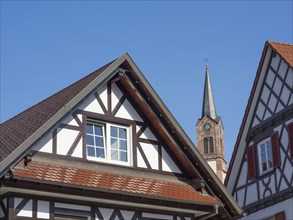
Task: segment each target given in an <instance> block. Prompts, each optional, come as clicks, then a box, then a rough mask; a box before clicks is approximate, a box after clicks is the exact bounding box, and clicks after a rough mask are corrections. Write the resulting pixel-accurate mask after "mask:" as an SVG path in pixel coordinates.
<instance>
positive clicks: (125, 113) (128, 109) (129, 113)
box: [115, 99, 142, 121]
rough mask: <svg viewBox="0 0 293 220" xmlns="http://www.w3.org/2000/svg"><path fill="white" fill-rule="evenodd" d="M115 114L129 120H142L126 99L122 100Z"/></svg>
mask: <svg viewBox="0 0 293 220" xmlns="http://www.w3.org/2000/svg"><path fill="white" fill-rule="evenodd" d="M115 116H116V117H119V118H125V119H129V120H135V121H142V119H141V117H140V116H139V115H138V113H137V112H136V111H135V110H134V108H133V107H132V105H131V104H130V102H129V101H128V100H127V99H126V100H125V101H124V102H123V104H122V106H121V107H120V109H119V110H118V112H117V113H116V115H115Z"/></svg>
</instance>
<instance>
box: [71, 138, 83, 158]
mask: <svg viewBox="0 0 293 220" xmlns="http://www.w3.org/2000/svg"><path fill="white" fill-rule="evenodd" d="M82 150H83V147H82V138H81V139H80V140H79V142H78V144H77V146H76V148H75V150H74V151H73V153H72V155H71V156H72V157H79V158H82Z"/></svg>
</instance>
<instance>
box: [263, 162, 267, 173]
mask: <svg viewBox="0 0 293 220" xmlns="http://www.w3.org/2000/svg"><path fill="white" fill-rule="evenodd" d="M266 170H267V163H266V162H264V163H262V171H266Z"/></svg>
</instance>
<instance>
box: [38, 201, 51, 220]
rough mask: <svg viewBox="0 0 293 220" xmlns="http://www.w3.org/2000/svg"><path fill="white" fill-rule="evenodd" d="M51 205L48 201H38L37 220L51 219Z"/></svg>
mask: <svg viewBox="0 0 293 220" xmlns="http://www.w3.org/2000/svg"><path fill="white" fill-rule="evenodd" d="M49 207H50V203H49V202H47V201H38V210H37V218H43V219H50V211H49Z"/></svg>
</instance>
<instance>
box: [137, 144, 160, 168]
mask: <svg viewBox="0 0 293 220" xmlns="http://www.w3.org/2000/svg"><path fill="white" fill-rule="evenodd" d="M140 146H141V148H142V150H143V152H144V154H145V156H146V158H147V160H148V162H149V164H150V166H151V168H152V169H155V170H158V169H159V159H158V158H159V154H158V146H157V145H153V144H146V143H140Z"/></svg>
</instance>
